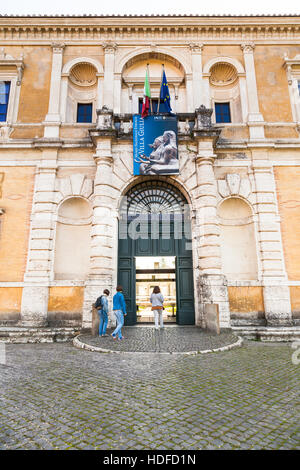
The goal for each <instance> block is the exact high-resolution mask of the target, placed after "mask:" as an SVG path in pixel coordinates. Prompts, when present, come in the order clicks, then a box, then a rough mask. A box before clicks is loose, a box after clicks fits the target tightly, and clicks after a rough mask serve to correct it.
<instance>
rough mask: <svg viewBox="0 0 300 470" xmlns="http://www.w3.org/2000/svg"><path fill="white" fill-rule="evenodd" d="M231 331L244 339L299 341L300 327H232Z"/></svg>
mask: <svg viewBox="0 0 300 470" xmlns="http://www.w3.org/2000/svg"><path fill="white" fill-rule="evenodd" d="M232 331H234V332H235V333H236V334H237V335H239V336H242V337H243V338H245V339H254V340H260V341H300V326H286V327H285V326H281V327H274V326H233V327H232Z"/></svg>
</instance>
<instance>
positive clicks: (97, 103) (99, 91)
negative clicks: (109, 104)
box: [60, 57, 104, 127]
mask: <svg viewBox="0 0 300 470" xmlns="http://www.w3.org/2000/svg"><path fill="white" fill-rule="evenodd" d="M82 63H89V64H91V65H93V66H94V67H95V69H96V77H97V83H96V97H95V98H94V99H91V98H90V97H89V96H87V97H86V99H85V98H84V97H80V100H79V101H76V105H77V104H78V103H79V102H80V103H92V104H93V114H92V122H91V123H80V122H77V121H76V119H77V106H76V110H75V111H74V116H75V119H74V120H73V121H68V120H67V119H66V117H67V98H68V87H69V77H70V73H71V70H72V69H73V68H74V67H75V66H76V65H79V64H82ZM61 78H62V79H61V85H60V96H61V100H60V116H61V121H62V125H70V124H72V125H75V126H83V127H84V126H90V125H91V124H95V123H96V120H97V114H96V110H97V109H98V108H101V107H102V101H103V81H104V69H103V65H102V64H101V63H100V62H98V61H97V60H95V59H92V58H90V57H76V58H75V59H72V60H70V61H68V62H67V63H66V64H65V65H64V66H63V69H62V73H61ZM87 93H89V92H87Z"/></svg>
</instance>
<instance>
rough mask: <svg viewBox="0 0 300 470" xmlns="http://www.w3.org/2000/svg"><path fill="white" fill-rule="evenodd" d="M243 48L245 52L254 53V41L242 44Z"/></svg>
mask: <svg viewBox="0 0 300 470" xmlns="http://www.w3.org/2000/svg"><path fill="white" fill-rule="evenodd" d="M241 49H242V51H243V52H244V54H253V51H254V49H255V44H254V42H247V43H243V44H241Z"/></svg>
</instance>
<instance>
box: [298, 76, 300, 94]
mask: <svg viewBox="0 0 300 470" xmlns="http://www.w3.org/2000/svg"><path fill="white" fill-rule="evenodd" d="M298 92H299V96H300V80H298Z"/></svg>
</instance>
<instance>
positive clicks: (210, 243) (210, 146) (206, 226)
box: [194, 106, 230, 328]
mask: <svg viewBox="0 0 300 470" xmlns="http://www.w3.org/2000/svg"><path fill="white" fill-rule="evenodd" d="M196 114H197V124H196V126H195V129H194V137H195V139H196V140H197V143H198V152H197V155H196V174H197V186H198V188H197V196H196V201H195V208H196V224H197V227H196V233H197V239H198V241H197V251H198V262H199V271H200V277H199V284H200V285H199V292H200V297H201V300H202V306H203V305H204V304H205V303H215V304H218V306H219V313H220V326H221V327H222V328H228V327H229V326H230V311H229V302H228V291H227V281H226V278H225V276H224V275H223V274H222V260H221V247H220V227H219V224H218V220H217V194H218V193H217V182H216V179H215V174H214V168H213V164H214V160H215V158H216V155H215V153H214V144H215V142H216V140H217V139H218V137H219V134H220V130H218V129H215V128H213V127H212V126H211V114H212V110H208V109H206V108H204V107H203V106H202V107H200V108H199V109H198V110H196ZM202 311H203V308H202ZM204 321H205V319H204Z"/></svg>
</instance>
